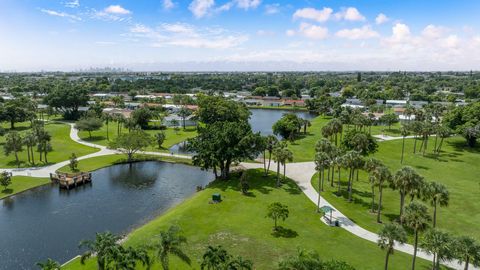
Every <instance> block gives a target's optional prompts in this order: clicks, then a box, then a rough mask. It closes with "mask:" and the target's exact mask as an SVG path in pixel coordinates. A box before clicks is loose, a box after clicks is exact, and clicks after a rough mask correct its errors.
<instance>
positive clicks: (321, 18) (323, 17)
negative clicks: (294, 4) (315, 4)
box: [293, 7, 333, 22]
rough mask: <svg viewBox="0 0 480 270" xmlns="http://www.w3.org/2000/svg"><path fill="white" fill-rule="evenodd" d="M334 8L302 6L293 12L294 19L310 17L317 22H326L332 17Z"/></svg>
mask: <svg viewBox="0 0 480 270" xmlns="http://www.w3.org/2000/svg"><path fill="white" fill-rule="evenodd" d="M332 12H333V10H332V9H331V8H327V7H324V8H323V9H322V10H318V9H315V8H302V9H297V10H296V11H295V13H294V14H293V18H294V19H309V20H315V21H317V22H325V21H328V19H330V16H331V15H332Z"/></svg>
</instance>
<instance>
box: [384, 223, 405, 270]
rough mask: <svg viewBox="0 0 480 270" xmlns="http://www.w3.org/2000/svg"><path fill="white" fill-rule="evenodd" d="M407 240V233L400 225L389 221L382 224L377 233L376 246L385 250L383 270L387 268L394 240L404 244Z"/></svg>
mask: <svg viewBox="0 0 480 270" xmlns="http://www.w3.org/2000/svg"><path fill="white" fill-rule="evenodd" d="M406 241H407V233H406V232H405V229H403V227H402V226H400V225H398V224H396V223H390V224H386V225H385V226H383V228H382V229H381V230H380V232H379V233H378V246H380V248H381V249H384V250H386V251H387V255H386V257H385V270H387V269H388V259H389V257H390V255H391V254H393V252H394V250H395V249H394V246H395V242H398V243H399V244H404V243H405V242H406Z"/></svg>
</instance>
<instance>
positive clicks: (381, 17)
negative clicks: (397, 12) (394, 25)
mask: <svg viewBox="0 0 480 270" xmlns="http://www.w3.org/2000/svg"><path fill="white" fill-rule="evenodd" d="M389 20H390V18H388V17H387V15H385V14H383V13H380V14H378V15H377V17H376V18H375V23H376V24H384V23H386V22H388V21H389Z"/></svg>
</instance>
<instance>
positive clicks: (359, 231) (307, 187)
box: [242, 161, 479, 270]
mask: <svg viewBox="0 0 480 270" xmlns="http://www.w3.org/2000/svg"><path fill="white" fill-rule="evenodd" d="M272 162H273V161H272ZM273 163H274V164H272V165H271V167H270V168H271V169H272V170H275V169H276V164H275V162H273ZM242 165H243V166H244V167H245V168H247V169H257V168H262V169H263V164H262V163H260V164H259V163H242ZM315 173H316V171H315V163H314V162H300V163H287V169H286V176H287V177H288V178H290V179H293V180H294V181H295V182H296V183H297V185H298V186H299V187H300V189H302V191H303V193H304V194H305V195H306V196H307V197H308V198H309V199H310V200H311V201H312V202H313V203H314V204H315V205H316V204H317V201H318V192H317V191H316V190H315V188H314V187H313V186H312V184H311V179H312V176H313V175H314V174H315ZM325 205H328V206H330V207H332V208H333V209H335V211H334V212H333V213H332V217H333V219H334V220H335V219H336V220H338V221H339V222H340V226H341V228H343V229H345V230H347V231H348V232H350V233H352V234H354V235H356V236H358V237H360V238H363V239H365V240H368V241H370V242H374V243H377V241H378V235H377V234H375V233H372V232H370V231H367V230H365V229H364V228H362V227H360V226H358V225H357V224H355V223H354V222H353V221H351V220H350V219H349V218H348V217H346V216H345V215H344V214H342V212H340V211H339V210H338V209H336V208H335V207H334V206H333V205H331V204H330V203H329V202H328V201H326V200H325V199H324V198H323V197H321V199H320V207H322V206H325ZM321 220H322V221H323V222H324V223H325V224H327V222H326V221H325V220H324V219H321ZM395 250H398V251H401V252H404V253H407V254H410V255H412V254H413V246H412V245H409V244H404V245H401V244H399V243H397V244H396V245H395ZM417 256H418V257H419V258H422V259H425V260H428V261H432V258H433V257H432V256H431V255H428V254H427V253H425V252H423V251H421V250H418V252H417ZM443 264H444V265H446V266H448V267H451V268H453V269H458V270H461V269H463V266H462V265H460V264H458V263H457V262H456V261H448V262H443ZM469 269H476V270H478V269H479V268H475V267H473V266H472V265H470V268H469Z"/></svg>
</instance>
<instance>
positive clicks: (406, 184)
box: [391, 167, 422, 222]
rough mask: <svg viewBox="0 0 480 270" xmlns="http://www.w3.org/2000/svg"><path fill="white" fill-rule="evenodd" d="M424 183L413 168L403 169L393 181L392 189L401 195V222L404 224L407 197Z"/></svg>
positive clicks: (396, 174)
mask: <svg viewBox="0 0 480 270" xmlns="http://www.w3.org/2000/svg"><path fill="white" fill-rule="evenodd" d="M421 183H422V177H421V176H420V175H419V174H418V173H417V172H416V171H415V170H414V169H412V168H411V167H403V168H401V169H400V170H398V171H397V172H396V173H395V176H394V177H393V179H392V182H391V187H392V188H393V189H394V190H398V191H399V193H400V222H403V219H402V217H403V212H404V209H405V197H406V196H407V195H408V194H411V193H412V192H413V190H416V189H418V186H419V185H421Z"/></svg>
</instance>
